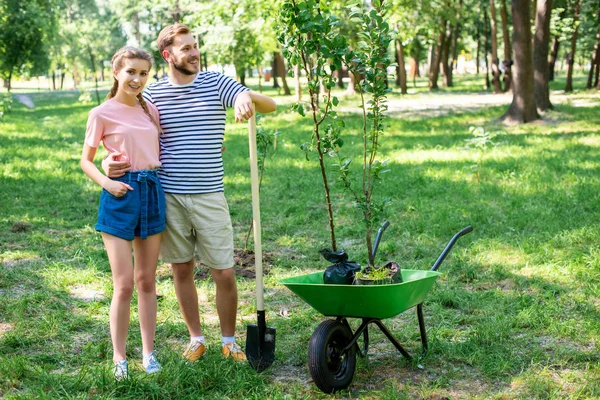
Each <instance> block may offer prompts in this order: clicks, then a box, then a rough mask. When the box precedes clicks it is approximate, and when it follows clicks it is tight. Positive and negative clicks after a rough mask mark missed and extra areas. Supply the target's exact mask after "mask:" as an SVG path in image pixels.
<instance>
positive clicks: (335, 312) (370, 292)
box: [281, 269, 440, 319]
mask: <svg viewBox="0 0 600 400" xmlns="http://www.w3.org/2000/svg"><path fill="white" fill-rule="evenodd" d="M401 271H402V280H403V281H404V282H402V283H392V284H383V285H330V284H324V283H323V272H316V273H313V274H307V275H300V276H294V277H291V278H286V279H282V280H281V283H283V284H284V285H285V286H287V288H288V289H290V290H291V291H292V292H294V293H295V294H296V295H297V296H298V297H300V298H301V299H302V300H304V301H305V302H307V303H308V304H309V305H310V306H311V307H313V308H314V309H315V310H317V311H318V312H320V313H321V314H323V315H325V316H331V317H350V318H378V319H384V318H391V317H393V316H396V315H398V314H400V313H402V312H404V311H406V310H408V309H409V308H411V307H414V306H416V305H418V304H420V303H422V302H423V300H425V297H426V296H427V293H428V292H429V290H430V289H431V287H432V286H433V284H434V282H435V280H436V278H437V277H438V276H439V275H440V273H439V272H437V271H423V270H411V269H403V270H401Z"/></svg>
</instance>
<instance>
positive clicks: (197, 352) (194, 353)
mask: <svg viewBox="0 0 600 400" xmlns="http://www.w3.org/2000/svg"><path fill="white" fill-rule="evenodd" d="M205 352H206V346H205V345H204V343H202V342H200V341H198V340H194V341H193V342H191V343H190V344H189V345H188V347H187V349H186V350H185V351H184V352H183V358H185V359H186V360H188V361H189V362H194V361H197V360H198V359H199V358H200V357H202V356H203V355H204V353H205Z"/></svg>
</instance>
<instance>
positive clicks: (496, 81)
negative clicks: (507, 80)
mask: <svg viewBox="0 0 600 400" xmlns="http://www.w3.org/2000/svg"><path fill="white" fill-rule="evenodd" d="M490 28H491V29H490V30H491V36H492V86H493V87H494V93H502V86H501V85H500V68H499V64H500V61H499V60H498V36H497V33H496V32H497V31H496V5H495V4H494V0H490Z"/></svg>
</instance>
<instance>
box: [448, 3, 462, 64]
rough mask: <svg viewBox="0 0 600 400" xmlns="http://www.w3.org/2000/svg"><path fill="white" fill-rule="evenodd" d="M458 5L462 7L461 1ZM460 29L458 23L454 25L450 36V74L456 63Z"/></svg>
mask: <svg viewBox="0 0 600 400" xmlns="http://www.w3.org/2000/svg"><path fill="white" fill-rule="evenodd" d="M460 5H461V6H462V0H461V1H460ZM459 20H460V19H459ZM461 28H462V26H461V24H460V22H456V25H454V34H453V35H452V48H451V50H450V55H451V57H452V59H451V61H450V70H451V72H452V73H454V70H455V69H456V64H457V61H458V38H459V37H460V33H461Z"/></svg>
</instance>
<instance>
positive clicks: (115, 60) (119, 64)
mask: <svg viewBox="0 0 600 400" xmlns="http://www.w3.org/2000/svg"><path fill="white" fill-rule="evenodd" d="M125 58H127V59H138V60H144V61H148V64H150V68H149V70H150V69H152V56H151V55H150V54H148V53H147V52H145V51H144V50H141V49H138V48H136V47H132V46H125V47H123V48H122V49H120V50H119V51H117V52H116V53H115V55H114V56H113V57H112V59H111V60H110V61H111V63H112V67H113V71H115V72H119V71H120V70H121V68H123V59H125ZM148 72H150V71H148ZM118 89H119V81H118V80H117V78H115V77H114V76H113V86H112V88H111V89H110V92H108V94H107V95H106V99H107V100H108V99H112V98H113V97H115V95H116V94H117V90H118ZM136 98H137V99H138V101H139V102H140V105H141V106H142V109H143V110H144V112H145V113H146V115H148V117H149V118H150V120H151V121H152V122H153V123H154V125H156V127H157V128H158V132H159V133H161V134H162V129H161V128H160V123H159V122H158V121H157V120H156V118H154V116H152V114H151V113H150V111H149V110H148V104H146V100H144V96H142V93H141V92H140V93H138V95H137V96H136Z"/></svg>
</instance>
